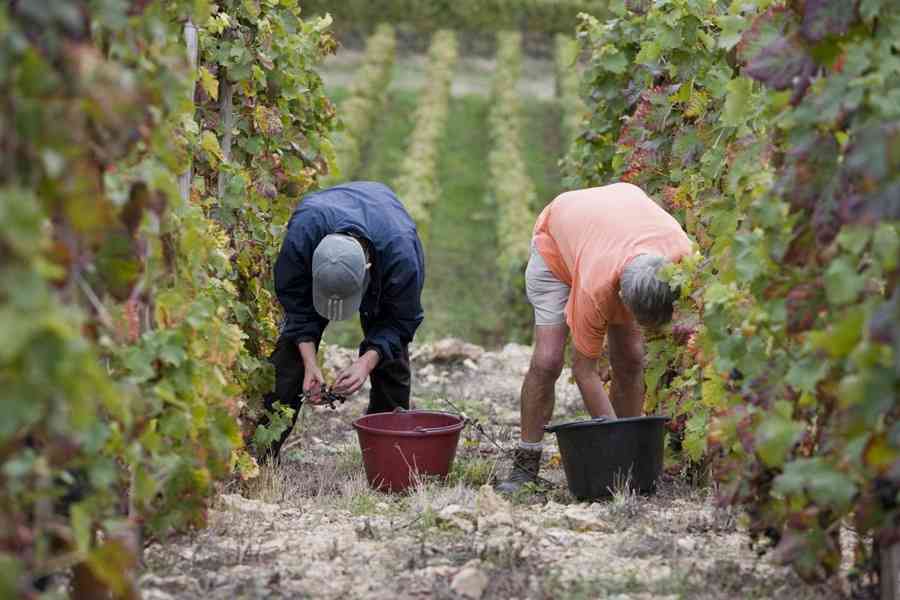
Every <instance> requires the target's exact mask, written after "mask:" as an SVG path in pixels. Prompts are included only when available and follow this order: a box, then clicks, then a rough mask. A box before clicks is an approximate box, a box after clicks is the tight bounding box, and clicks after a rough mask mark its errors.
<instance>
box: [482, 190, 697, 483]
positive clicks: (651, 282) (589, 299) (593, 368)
mask: <svg viewBox="0 0 900 600" xmlns="http://www.w3.org/2000/svg"><path fill="white" fill-rule="evenodd" d="M690 252H691V241H690V239H689V238H688V237H687V235H686V234H685V232H684V230H682V228H681V226H680V225H679V224H678V222H677V221H676V220H675V219H674V218H672V216H671V215H669V214H668V213H667V212H666V211H665V210H663V209H662V208H661V207H659V206H658V205H657V204H656V203H655V202H654V201H653V200H651V199H650V198H649V197H647V195H646V194H645V193H644V192H643V191H642V190H641V189H640V188H638V187H637V186H634V185H631V184H629V183H615V184H612V185H607V186H603V187H596V188H589V189H584V190H575V191H571V192H566V193H564V194H561V195H560V196H558V197H557V198H556V199H555V200H553V202H551V203H550V204H549V205H547V207H546V208H545V209H544V211H543V212H542V213H541V215H540V216H539V217H538V220H537V223H536V224H535V226H534V237H533V239H532V251H531V259H530V260H529V262H528V267H527V269H526V270H525V282H526V292H527V294H528V300H529V302H531V304H532V306H533V307H534V354H533V355H532V357H531V365H530V367H529V369H528V373H527V374H526V375H525V381H524V382H523V384H522V395H521V419H522V423H521V429H522V435H521V441H520V442H519V447H518V448H517V449H516V452H515V459H514V461H513V468H512V472H511V473H510V476H509V478H508V479H507V480H505V481H503V482H501V483H500V484H499V485H498V486H497V489H498V490H499V491H502V492H506V493H512V492H515V491H517V490H518V489H520V488H521V487H522V486H523V485H524V484H525V483H527V482H530V481H535V480H536V479H537V474H538V469H539V467H540V461H541V450H542V440H543V436H544V425H546V424H547V423H548V422H549V421H550V418H551V417H552V416H553V405H554V402H555V398H554V387H555V384H556V380H557V378H559V374H560V372H561V371H562V367H563V357H564V352H565V345H566V339H567V337H568V334H569V332H570V331H571V333H572V341H573V345H574V358H573V363H572V373H573V375H574V376H575V381H576V383H577V384H578V389H579V390H580V391H581V395H582V399H583V400H584V405H585V407H586V408H587V410H588V412H589V413H590V414H591V416H592V417H601V416H605V417H607V418H613V419H614V418H617V417H636V416H640V414H641V411H642V408H643V401H644V383H643V363H644V349H643V342H642V338H641V331H640V327H655V326H659V325H662V324H665V323H667V322H668V321H670V320H671V319H672V310H673V303H674V301H675V299H676V296H677V292H676V291H675V290H672V289H671V288H670V287H669V285H668V283H666V282H665V281H662V280H660V279H659V278H657V273H658V271H659V269H660V267H662V266H663V265H664V264H666V263H668V262H670V261H671V262H674V261H678V260H680V259H681V258H682V257H683V256H685V255H687V254H689V253H690ZM604 340H606V343H607V346H608V348H609V362H610V365H611V366H612V373H613V381H612V387H611V389H610V396H611V398H610V397H607V394H606V392H605V391H604V389H603V385H602V381H601V379H600V375H599V373H598V372H597V359H598V358H599V357H600V355H601V353H602V351H603V342H604Z"/></svg>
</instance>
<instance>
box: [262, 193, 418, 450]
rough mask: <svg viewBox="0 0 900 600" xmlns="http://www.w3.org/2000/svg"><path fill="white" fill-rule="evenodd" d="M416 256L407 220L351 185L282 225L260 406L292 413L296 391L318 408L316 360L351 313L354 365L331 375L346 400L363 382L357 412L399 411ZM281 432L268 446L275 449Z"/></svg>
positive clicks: (411, 330)
mask: <svg viewBox="0 0 900 600" xmlns="http://www.w3.org/2000/svg"><path fill="white" fill-rule="evenodd" d="M424 282H425V256H424V253H423V251H422V244H421V242H420V241H419V237H418V234H417V232H416V226H415V223H414V222H413V220H412V218H411V217H410V216H409V214H408V213H407V212H406V210H405V209H404V208H403V205H402V204H401V203H400V201H399V200H398V199H397V196H396V195H395V194H394V192H393V191H391V189H390V188H388V187H387V186H385V185H383V184H380V183H374V182H352V183H347V184H344V185H339V186H336V187H332V188H329V189H326V190H323V191H320V192H316V193H313V194H309V195H308V196H306V197H305V198H304V199H303V200H302V202H301V203H300V205H299V206H298V207H297V209H296V210H295V211H294V214H293V215H292V216H291V219H290V221H289V222H288V228H287V234H286V236H285V239H284V242H283V244H282V246H281V252H280V254H279V255H278V259H277V260H276V262H275V292H276V294H277V295H278V301H279V302H280V303H281V306H282V307H283V308H284V325H283V326H282V330H281V335H280V337H279V339H278V342H277V344H276V347H275V351H274V353H273V354H272V357H271V359H270V360H271V361H272V363H273V364H274V365H275V393H274V394H270V395H269V396H268V397H267V398H266V402H265V404H266V407H267V408H269V409H271V407H272V405H273V404H274V403H275V402H276V401H280V402H281V403H282V404H283V405H285V406H290V407H291V408H293V409H294V420H295V421H296V418H297V414H298V413H299V409H300V405H301V399H300V393H301V391H302V392H304V393H306V394H307V397H308V399H309V401H310V402H311V403H313V404H318V403H320V402H321V398H322V392H323V384H324V380H323V377H322V371H321V370H320V369H319V366H318V364H317V362H316V353H317V350H318V347H319V342H320V341H321V339H322V333H323V332H324V330H325V327H326V326H327V325H328V322H329V321H330V320H343V319H348V318H350V317H352V316H353V315H354V314H355V313H356V312H357V311H359V314H360V321H361V323H362V328H363V333H364V336H365V337H364V339H363V341H362V343H361V344H360V346H359V358H358V359H357V360H356V361H355V362H354V363H353V364H352V365H350V366H349V367H348V368H346V369H344V370H343V371H341V372H340V373H338V374H337V376H336V379H335V382H334V386H333V390H332V391H333V392H334V393H336V394H341V395H348V394H352V393H354V392H356V391H357V390H358V389H359V388H360V387H362V385H363V383H364V382H365V380H366V378H367V377H370V378H371V381H372V390H371V393H370V395H369V407H368V409H367V411H366V412H367V413H376V412H388V411H392V410H394V409H395V408H397V407H402V408H404V409H406V408H409V391H410V368H409V352H408V350H407V347H408V344H409V343H410V342H411V341H412V339H413V335H414V334H415V332H416V329H417V328H418V327H419V324H421V323H422V319H423V317H424V313H423V311H422V302H421V296H422V286H423V284H424ZM289 433H290V430H288V431H286V432H285V434H284V435H283V436H282V438H281V439H280V440H279V441H278V442H277V443H276V444H275V445H274V447H273V449H272V452H273V454H274V455H277V454H278V450H279V449H280V447H281V444H282V443H284V440H285V439H286V438H287V436H288V434H289Z"/></svg>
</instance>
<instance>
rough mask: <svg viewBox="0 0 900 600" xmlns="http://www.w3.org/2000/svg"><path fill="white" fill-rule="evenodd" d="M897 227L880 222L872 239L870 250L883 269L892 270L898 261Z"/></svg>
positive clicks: (898, 239) (898, 235) (899, 253)
mask: <svg viewBox="0 0 900 600" xmlns="http://www.w3.org/2000/svg"><path fill="white" fill-rule="evenodd" d="M897 229H898V227H897V225H894V224H891V223H882V224H880V225H879V226H878V229H876V230H875V236H874V238H873V239H872V250H873V251H874V253H875V256H877V257H878V260H879V261H880V262H881V266H882V267H883V268H884V270H885V271H893V270H894V269H896V268H897V264H898V261H900V234H898V232H897Z"/></svg>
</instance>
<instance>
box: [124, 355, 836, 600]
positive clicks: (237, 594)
mask: <svg viewBox="0 0 900 600" xmlns="http://www.w3.org/2000/svg"><path fill="white" fill-rule="evenodd" d="M529 353H530V349H529V348H528V347H525V346H518V345H509V346H507V347H505V348H504V349H503V350H501V351H498V352H484V351H482V350H481V349H480V348H477V347H471V346H464V345H462V344H459V343H455V344H454V343H444V347H443V349H441V347H440V344H439V345H438V350H435V346H426V347H421V348H418V349H417V351H416V352H415V353H414V354H416V355H417V356H418V359H417V360H416V365H417V369H416V371H415V379H416V384H415V388H414V390H415V392H414V395H415V400H414V403H415V405H416V406H418V407H440V408H447V405H446V403H445V402H444V398H450V399H451V401H452V402H453V404H454V406H456V407H457V408H459V409H460V410H462V411H463V412H465V413H466V414H467V415H468V416H470V417H473V418H477V419H478V420H479V422H480V423H482V424H484V426H485V428H486V430H487V431H488V432H489V434H490V435H491V437H492V438H494V439H496V440H497V441H499V442H501V443H502V444H505V445H509V444H510V442H511V440H512V439H514V437H515V430H514V426H515V423H516V421H517V417H518V408H517V395H518V387H519V385H520V383H521V377H522V374H523V372H524V370H525V369H526V367H527V364H528V360H529ZM451 354H455V355H456V361H455V362H454V363H453V364H447V363H445V362H441V361H442V357H443V358H446V357H447V356H449V355H451ZM351 358H352V352H350V351H342V350H339V349H338V350H330V351H329V352H328V361H327V362H328V365H329V366H330V367H334V366H339V365H341V364H345V363H346V361H348V360H350V359H351ZM557 392H558V400H557V410H556V419H557V420H564V419H570V418H575V417H577V416H578V415H579V411H580V400H579V396H578V393H577V390H576V388H575V386H574V385H573V384H571V383H570V382H569V381H568V373H564V375H563V377H562V378H561V379H560V383H559V384H558V388H557ZM364 406H365V402H364V401H363V400H362V398H359V399H357V401H353V402H348V403H347V404H345V405H343V406H341V407H339V408H338V410H336V411H330V410H328V409H327V408H326V409H317V410H307V409H306V408H304V412H303V413H302V414H301V422H300V423H299V424H298V427H297V428H296V429H295V432H294V436H293V437H292V440H291V441H290V442H289V449H288V450H287V451H286V459H287V460H285V463H284V464H283V465H281V466H279V467H277V468H274V469H273V468H264V469H263V471H262V475H261V477H260V478H258V479H256V480H254V481H251V482H247V483H243V484H242V483H240V482H235V483H233V484H231V485H229V486H227V489H226V490H224V491H225V493H223V495H221V496H220V497H219V498H218V500H217V501H216V503H215V506H214V509H213V510H211V511H210V515H209V516H210V519H209V520H210V526H209V527H208V528H207V529H206V530H203V531H200V532H197V533H196V534H193V535H188V536H183V537H180V538H178V539H175V540H171V541H170V542H169V543H167V544H165V545H154V546H152V547H150V548H149V549H148V550H147V552H146V555H145V560H146V567H147V568H146V572H145V574H144V575H143V577H142V579H141V588H142V592H143V594H144V598H146V599H148V600H167V599H170V598H179V599H193V598H197V599H199V598H203V599H210V598H229V599H234V598H448V599H449V598H523V599H524V598H561V599H569V598H571V599H575V598H723V599H724V598H729V599H730V598H788V597H789V598H791V599H792V600H800V599H804V598H810V599H812V598H817V599H818V598H841V597H844V596H843V595H842V593H841V588H842V585H840V583H839V582H832V583H831V584H830V585H821V586H817V587H809V586H805V585H803V584H802V583H801V582H800V581H799V580H798V579H797V578H796V577H795V576H794V575H793V574H792V573H791V572H790V571H789V570H788V569H786V568H784V567H781V566H778V565H776V564H774V563H773V562H772V561H771V559H770V558H768V557H767V556H763V557H759V556H757V554H756V553H754V552H753V551H751V550H750V549H749V547H748V538H747V535H746V533H745V532H744V530H743V528H742V526H741V523H740V519H739V518H738V517H737V516H736V515H734V514H733V513H731V512H728V511H725V510H720V509H717V508H716V507H715V506H714V505H713V502H712V499H711V494H710V491H709V490H708V489H698V488H694V487H691V486H689V485H688V484H687V483H685V482H684V481H682V480H680V479H679V478H677V477H672V476H669V477H667V478H664V479H663V481H662V482H661V483H660V486H659V488H660V489H659V491H658V493H657V494H655V495H653V496H649V497H641V496H635V495H633V494H629V493H627V492H624V491H621V490H620V491H619V492H617V493H616V494H615V495H614V496H613V497H612V498H611V499H610V500H608V501H604V502H597V503H592V504H588V503H577V502H575V501H574V500H573V499H572V498H571V496H569V494H568V492H567V490H566V488H565V481H564V476H563V473H562V471H561V469H560V467H559V463H558V455H557V453H556V448H555V446H554V444H553V440H552V439H550V438H549V437H548V439H547V442H549V447H548V448H546V449H545V454H544V457H545V460H546V459H549V464H548V467H547V468H546V469H545V473H544V474H545V475H546V477H547V478H548V479H550V480H551V481H553V482H555V484H556V485H555V486H554V487H551V488H549V489H546V490H535V491H530V492H529V493H526V494H523V495H522V496H521V497H518V498H514V499H512V501H510V500H507V499H504V498H501V497H499V496H497V495H496V494H494V493H493V491H492V490H491V487H490V486H489V485H485V484H487V483H488V482H489V481H490V479H491V477H492V476H493V475H494V473H495V472H497V471H501V472H505V470H506V468H507V465H506V461H505V460H502V459H501V455H500V453H499V452H498V451H497V450H496V449H495V448H494V447H493V444H492V443H491V442H490V441H488V440H485V439H483V438H481V437H480V436H479V435H478V433H477V432H476V431H475V430H474V429H473V428H468V429H466V430H465V431H464V435H463V439H461V441H460V447H459V452H458V454H457V459H456V462H455V465H454V470H453V473H452V475H451V479H450V481H449V482H447V483H442V484H441V483H428V484H424V485H422V486H420V487H419V488H417V489H416V490H415V491H414V492H413V493H411V494H409V495H404V496H392V495H386V494H381V493H377V492H372V491H371V490H369V489H368V487H367V486H366V483H365V480H364V476H363V470H362V466H361V457H360V453H359V449H358V445H357V442H356V439H355V435H354V434H353V433H352V428H351V427H350V422H351V421H352V419H353V418H355V417H356V416H358V415H359V414H360V413H361V412H362V410H363V409H364Z"/></svg>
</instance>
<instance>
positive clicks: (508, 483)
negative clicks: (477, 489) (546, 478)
mask: <svg viewBox="0 0 900 600" xmlns="http://www.w3.org/2000/svg"><path fill="white" fill-rule="evenodd" d="M540 468H541V451H540V450H526V449H524V448H516V452H515V454H514V455H513V465H512V470H511V471H510V473H509V477H507V478H506V479H505V480H504V481H501V482H500V483H498V484H497V485H496V486H495V489H496V490H497V491H498V492H500V493H501V494H515V493H516V492H518V491H519V490H520V489H522V487H523V486H524V485H525V484H526V483H530V482H535V481H537V475H538V471H539V470H540Z"/></svg>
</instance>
